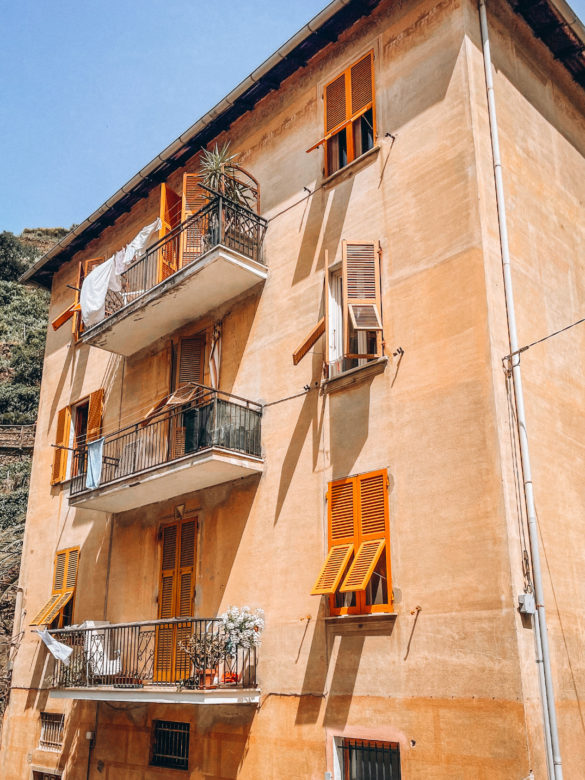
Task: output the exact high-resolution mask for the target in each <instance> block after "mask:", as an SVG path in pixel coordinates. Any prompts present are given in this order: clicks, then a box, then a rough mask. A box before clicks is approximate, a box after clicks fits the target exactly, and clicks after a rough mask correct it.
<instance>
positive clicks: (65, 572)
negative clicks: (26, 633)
mask: <svg viewBox="0 0 585 780" xmlns="http://www.w3.org/2000/svg"><path fill="white" fill-rule="evenodd" d="M78 562H79V547H72V548H70V549H68V550H60V551H59V552H58V553H57V554H56V556H55V566H54V570H53V592H52V594H51V597H50V598H49V600H48V601H47V603H46V604H45V605H44V606H43V608H42V609H41V610H40V611H39V612H38V613H37V614H36V615H35V617H34V619H33V620H32V621H31V623H30V625H31V626H40V625H49V623H52V622H53V620H54V619H55V618H56V617H57V615H58V614H59V612H60V611H61V610H62V609H63V607H65V606H66V605H67V604H68V603H69V601H71V599H72V598H73V596H74V594H75V585H76V582H77V564H78Z"/></svg>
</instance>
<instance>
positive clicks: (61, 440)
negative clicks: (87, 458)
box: [51, 406, 71, 485]
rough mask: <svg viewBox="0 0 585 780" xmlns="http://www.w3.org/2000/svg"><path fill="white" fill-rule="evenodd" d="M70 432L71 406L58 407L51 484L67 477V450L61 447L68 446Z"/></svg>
mask: <svg viewBox="0 0 585 780" xmlns="http://www.w3.org/2000/svg"><path fill="white" fill-rule="evenodd" d="M70 434H71V408H70V407H69V406H66V407H64V408H63V409H60V410H59V412H58V414H57V432H56V435H55V444H56V445H60V446H57V447H56V448H55V451H54V453H53V469H52V473H51V485H56V484H58V483H59V482H63V480H64V479H66V477H67V455H68V450H66V449H62V447H68V446H69V436H70Z"/></svg>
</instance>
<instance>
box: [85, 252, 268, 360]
mask: <svg viewBox="0 0 585 780" xmlns="http://www.w3.org/2000/svg"><path fill="white" fill-rule="evenodd" d="M266 276H267V269H266V266H264V265H262V263H258V262H256V261H255V260H252V259H250V258H248V257H245V256H244V255H242V254H240V253H239V252H236V251H235V250H233V249H230V248H228V247H225V246H223V245H221V244H220V245H217V246H215V247H213V248H212V249H210V250H209V251H208V252H206V253H205V254H203V255H201V256H200V257H199V258H198V259H197V260H195V261H193V262H192V263H189V264H188V265H186V266H184V267H183V268H181V269H180V270H179V271H177V272H176V273H174V274H173V275H172V276H169V277H168V278H167V279H165V280H164V281H163V282H160V283H159V284H157V285H156V286H155V287H152V288H151V289H150V290H148V291H147V292H145V293H143V294H142V295H140V297H137V298H135V299H134V300H133V301H131V302H130V303H128V304H127V305H126V306H124V307H123V308H121V309H119V310H118V311H116V312H115V313H114V314H112V315H110V316H109V317H106V319H104V320H103V321H102V322H100V323H98V324H97V325H94V326H93V327H91V328H88V329H87V330H86V331H85V332H84V333H83V335H82V337H81V340H82V341H83V342H84V343H85V344H90V345H91V346H93V347H99V348H101V349H105V350H107V351H108V352H114V353H116V354H118V355H125V356H129V355H133V354H135V353H136V352H138V351H139V350H141V349H143V348H145V347H147V346H149V345H150V344H152V343H153V342H154V341H156V340H157V339H159V338H161V336H164V335H166V334H169V333H172V332H173V331H175V330H177V328H180V327H182V326H183V325H186V324H187V323H188V322H192V321H193V320H196V319H198V318H199V317H201V316H203V315H204V314H206V313H207V312H209V311H212V310H213V309H215V308H217V307H218V306H220V305H222V304H224V303H226V302H227V301H229V300H231V299H232V298H235V297H237V296H239V295H241V294H242V293H245V292H247V291H248V290H251V289H252V288H253V287H255V286H256V285H258V284H261V283H262V282H264V281H265V280H266Z"/></svg>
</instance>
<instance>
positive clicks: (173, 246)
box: [105, 185, 267, 319]
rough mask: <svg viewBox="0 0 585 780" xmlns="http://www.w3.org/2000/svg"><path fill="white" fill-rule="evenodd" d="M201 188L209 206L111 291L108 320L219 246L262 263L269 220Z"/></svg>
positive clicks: (156, 246) (155, 248) (171, 234)
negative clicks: (119, 285)
mask: <svg viewBox="0 0 585 780" xmlns="http://www.w3.org/2000/svg"><path fill="white" fill-rule="evenodd" d="M199 187H200V188H201V189H203V190H205V191H206V193H207V195H208V196H209V200H208V202H207V204H206V205H205V206H204V207H203V208H202V209H201V210H200V211H198V212H197V213H196V214H193V216H191V217H189V218H188V219H186V220H185V221H184V222H181V224H180V225H177V227H175V228H173V230H171V231H170V232H169V233H167V235H166V236H164V237H163V238H161V239H160V240H159V241H157V243H156V244H154V245H153V246H151V247H149V249H148V251H147V252H146V254H145V255H144V256H143V257H141V258H140V259H139V260H137V261H136V262H135V263H133V264H132V265H131V266H130V267H129V268H128V269H127V270H126V271H125V272H124V273H123V274H122V277H121V279H122V281H121V286H122V289H121V290H120V292H114V291H112V290H109V291H108V294H107V297H106V317H105V319H107V318H108V317H111V316H112V315H113V314H115V313H116V312H118V311H119V310H120V309H123V308H124V307H125V306H128V305H129V304H130V303H133V302H134V301H135V300H137V299H138V298H140V297H141V296H142V295H144V294H145V293H147V292H148V291H149V290H151V289H152V288H153V287H156V285H157V284H160V283H161V282H164V281H165V279H168V278H169V277H170V276H172V275H173V274H175V273H177V271H180V270H181V269H182V268H184V267H185V266H187V265H189V264H190V263H193V262H194V261H195V260H197V259H198V258H199V257H201V255H203V254H205V253H206V252H208V251H209V250H210V249H213V248H214V247H216V246H220V245H222V246H226V247H228V248H230V249H233V250H235V251H236V252H239V253H240V254H242V255H244V256H245V257H248V258H250V259H251V260H255V261H256V262H258V263H263V259H262V243H263V240H264V234H265V232H266V224H267V223H266V220H265V219H263V218H262V217H260V216H258V214H255V213H254V212H253V211H251V210H250V209H248V208H246V207H245V206H243V205H241V204H239V203H236V202H234V201H232V200H230V199H229V198H227V197H226V196H225V195H222V194H219V193H216V192H214V191H213V190H210V189H209V188H207V187H203V185H199Z"/></svg>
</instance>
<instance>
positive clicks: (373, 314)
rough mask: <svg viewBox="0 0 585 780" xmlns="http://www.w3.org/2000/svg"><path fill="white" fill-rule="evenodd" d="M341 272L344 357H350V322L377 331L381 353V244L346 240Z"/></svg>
mask: <svg viewBox="0 0 585 780" xmlns="http://www.w3.org/2000/svg"><path fill="white" fill-rule="evenodd" d="M342 273H343V326H344V354H345V356H346V357H348V356H350V354H351V353H350V347H349V345H350V323H351V325H352V326H353V327H354V329H356V330H361V331H370V330H371V331H377V332H378V338H377V342H378V345H377V351H378V350H379V349H380V348H381V335H380V334H381V331H382V317H381V315H380V312H381V304H382V301H381V296H380V269H379V263H378V242H377V241H363V242H356V241H345V240H344V241H343V242H342ZM354 357H355V356H354Z"/></svg>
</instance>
